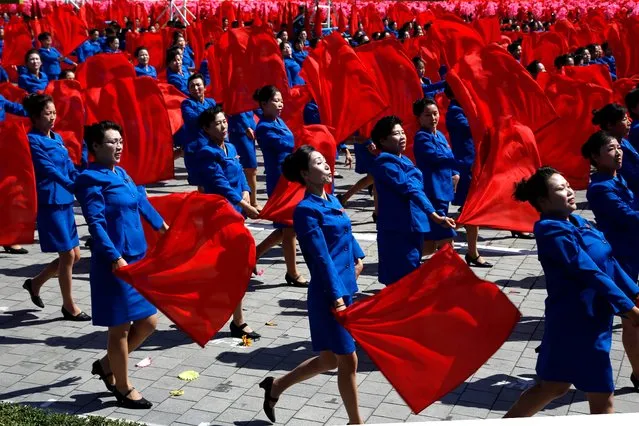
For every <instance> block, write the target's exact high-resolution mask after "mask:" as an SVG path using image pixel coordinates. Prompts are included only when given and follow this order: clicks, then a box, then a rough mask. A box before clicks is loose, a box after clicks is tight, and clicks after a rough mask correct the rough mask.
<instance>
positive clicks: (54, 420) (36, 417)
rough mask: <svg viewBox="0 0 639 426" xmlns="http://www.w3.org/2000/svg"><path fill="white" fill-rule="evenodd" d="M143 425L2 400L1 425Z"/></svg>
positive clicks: (0, 407) (0, 408)
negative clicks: (54, 410) (8, 402)
mask: <svg viewBox="0 0 639 426" xmlns="http://www.w3.org/2000/svg"><path fill="white" fill-rule="evenodd" d="M45 425H46V426H143V423H136V422H129V421H126V420H111V419H107V418H105V417H100V416H90V415H89V416H87V417H78V416H74V415H73V414H64V413H56V412H53V411H48V410H43V409H41V408H35V407H30V406H27V405H20V404H7V403H2V402H0V426H45Z"/></svg>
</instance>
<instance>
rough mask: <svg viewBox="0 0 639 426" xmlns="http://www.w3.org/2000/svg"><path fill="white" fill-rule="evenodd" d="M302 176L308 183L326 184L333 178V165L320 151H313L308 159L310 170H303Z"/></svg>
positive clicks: (314, 184) (315, 184)
mask: <svg viewBox="0 0 639 426" xmlns="http://www.w3.org/2000/svg"><path fill="white" fill-rule="evenodd" d="M302 177H303V178H304V180H305V181H306V184H307V185H313V186H324V185H326V184H327V183H331V182H332V180H333V175H332V174H331V167H330V166H329V165H328V163H327V162H326V158H324V156H323V155H322V154H321V153H320V152H319V151H313V152H311V155H310V158H309V160H308V170H303V171H302Z"/></svg>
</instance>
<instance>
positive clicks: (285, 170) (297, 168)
mask: <svg viewBox="0 0 639 426" xmlns="http://www.w3.org/2000/svg"><path fill="white" fill-rule="evenodd" d="M313 152H315V148H313V147H312V146H310V145H302V146H300V147H299V148H297V149H296V150H295V151H293V152H292V153H291V154H289V155H287V156H286V158H285V159H284V162H283V163H282V174H283V175H284V177H285V178H286V180H288V181H290V182H298V183H301V184H302V185H304V184H306V182H305V181H304V178H303V177H302V172H303V171H304V172H306V171H308V164H309V163H310V161H311V154H312V153H313Z"/></svg>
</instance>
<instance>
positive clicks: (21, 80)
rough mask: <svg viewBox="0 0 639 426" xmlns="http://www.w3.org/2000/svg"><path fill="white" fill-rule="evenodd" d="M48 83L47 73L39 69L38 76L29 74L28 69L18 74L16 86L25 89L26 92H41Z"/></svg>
mask: <svg viewBox="0 0 639 426" xmlns="http://www.w3.org/2000/svg"><path fill="white" fill-rule="evenodd" d="M47 84H49V79H48V78H47V75H46V74H45V73H44V72H42V71H40V76H37V75H35V74H31V72H30V71H27V72H26V73H23V74H20V76H18V87H19V88H21V89H23V90H26V91H27V92H28V93H36V92H43V91H44V89H46V88H47Z"/></svg>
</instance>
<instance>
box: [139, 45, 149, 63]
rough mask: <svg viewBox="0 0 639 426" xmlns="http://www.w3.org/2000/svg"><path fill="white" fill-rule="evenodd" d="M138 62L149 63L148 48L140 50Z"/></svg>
mask: <svg viewBox="0 0 639 426" xmlns="http://www.w3.org/2000/svg"><path fill="white" fill-rule="evenodd" d="M138 62H139V63H140V65H148V63H149V52H148V51H147V50H146V49H142V50H140V52H138Z"/></svg>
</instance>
